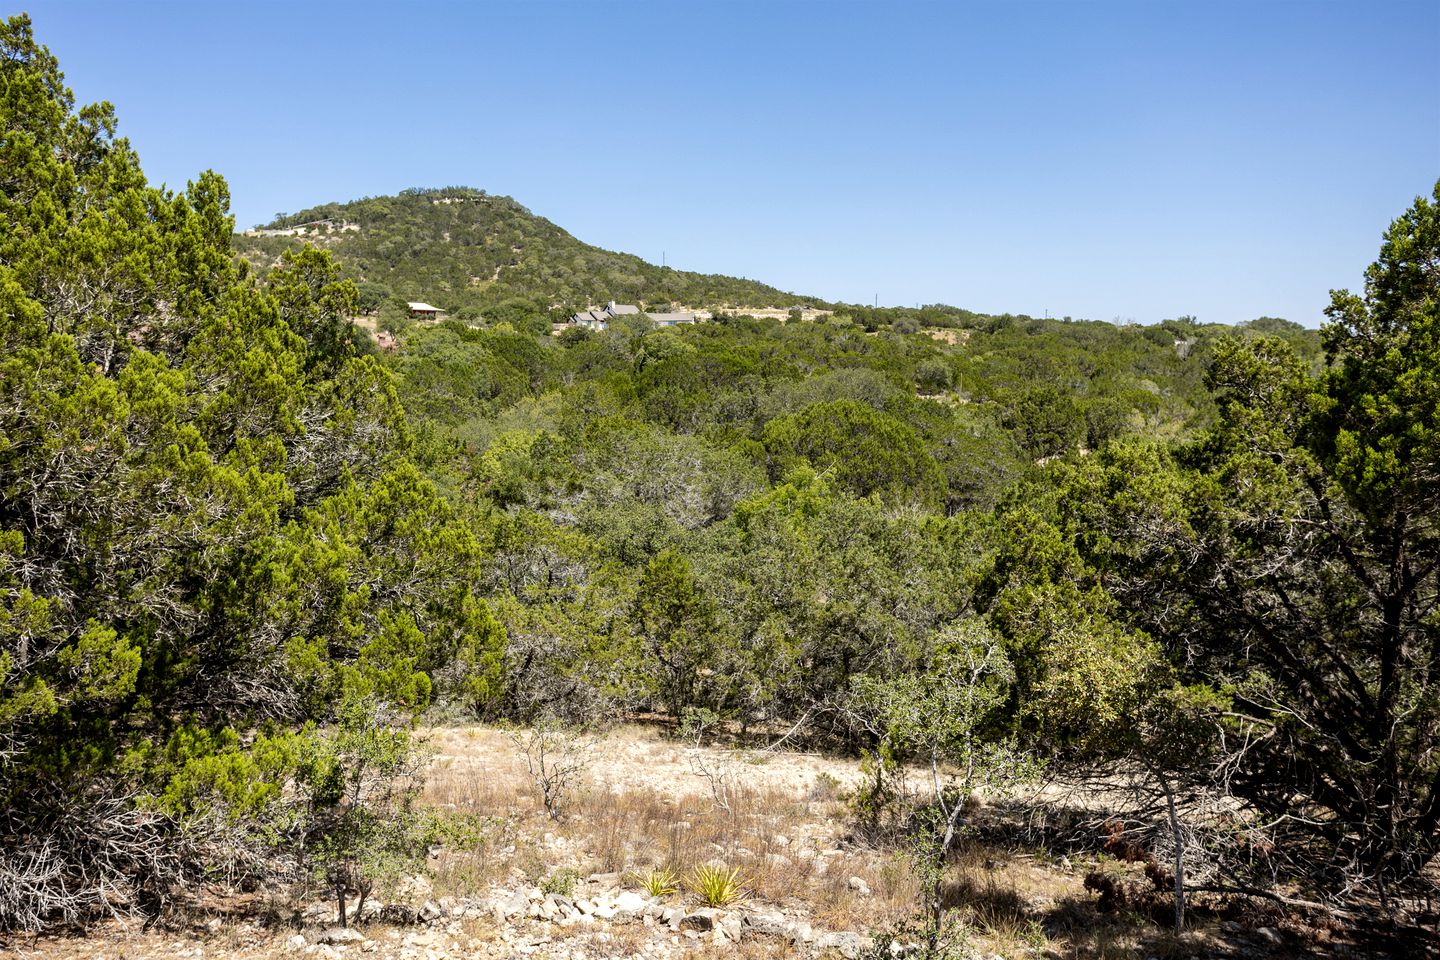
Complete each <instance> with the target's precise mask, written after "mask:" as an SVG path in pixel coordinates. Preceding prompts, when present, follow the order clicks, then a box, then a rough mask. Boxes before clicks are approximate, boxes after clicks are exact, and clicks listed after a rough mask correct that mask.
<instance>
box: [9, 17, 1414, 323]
mask: <svg viewBox="0 0 1440 960" xmlns="http://www.w3.org/2000/svg"><path fill="white" fill-rule="evenodd" d="M29 9H30V12H31V14H32V16H33V18H34V20H35V24H36V32H37V35H38V37H39V38H40V40H41V41H42V42H43V43H45V44H47V45H49V46H50V48H51V50H52V51H54V52H55V53H56V55H57V56H59V57H60V61H61V65H62V68H63V69H64V70H65V71H66V74H67V76H68V78H69V82H70V84H71V86H72V87H73V88H74V89H75V92H76V95H77V97H79V98H80V99H81V100H82V101H89V100H95V99H107V100H110V101H111V102H113V103H114V104H115V105H116V108H117V110H118V113H119V117H120V123H121V131H122V133H124V134H126V135H128V136H129V137H130V138H131V140H132V141H133V143H134V144H135V146H136V148H137V149H138V150H139V151H140V155H141V158H142V160H143V162H144V163H145V166H146V169H147V171H148V172H149V174H150V176H151V179H152V180H154V181H164V182H166V183H168V184H170V185H171V186H183V184H184V183H185V182H186V181H187V180H188V179H190V178H192V177H193V176H194V175H195V174H196V173H197V172H198V171H200V170H203V169H205V168H214V169H216V170H218V171H220V172H221V173H223V174H224V175H225V176H226V177H227V178H228V179H229V181H230V186H231V191H232V193H233V196H234V212H235V214H236V217H237V223H238V224H239V225H240V226H241V227H244V226H250V225H253V224H255V223H257V222H260V221H264V220H268V219H269V218H270V217H271V216H272V215H273V214H275V213H276V212H277V211H293V210H298V209H301V208H303V207H306V206H311V205H314V204H317V203H321V202H325V201H328V200H348V199H352V198H355V197H359V196H365V195H374V194H385V193H393V192H395V191H398V190H400V189H402V188H404V187H408V186H444V185H448V184H466V185H470V186H475V187H480V188H483V189H486V190H489V191H491V192H492V193H503V194H509V195H511V196H514V197H515V198H516V199H518V200H519V201H520V202H521V203H524V204H525V205H526V206H528V207H530V209H532V210H534V211H535V212H536V213H538V214H541V215H543V216H546V217H548V218H550V219H551V220H553V221H555V222H556V223H558V224H559V225H560V226H562V227H565V228H566V229H568V230H570V231H571V232H572V233H574V234H575V235H577V236H578V237H580V238H581V239H582V240H586V241H588V242H591V243H595V244H599V245H601V246H604V247H608V248H611V249H618V250H625V251H628V252H632V253H636V254H639V255H641V256H643V257H646V258H647V259H650V260H654V261H659V260H660V259H661V256H662V251H663V252H664V255H665V256H666V258H667V260H668V262H669V264H670V265H671V266H675V267H681V268H685V269H693V270H703V271H709V272H716V273H729V274H736V275H740V276H748V277H754V278H757V279H761V280H765V281H767V282H769V283H773V284H775V285H777V286H780V287H783V288H785V289H789V290H795V291H799V292H802V293H810V294H814V295H818V296H823V297H826V298H830V299H840V300H847V301H854V302H870V301H871V300H872V299H873V298H875V297H876V296H878V297H879V300H880V302H881V303H883V304H913V303H916V302H934V301H945V302H948V303H954V304H958V305H960V306H965V307H970V308H972V309H976V310H985V311H995V312H1000V311H1006V310H1009V311H1014V312H1027V313H1031V314H1036V315H1040V314H1043V313H1044V312H1045V311H1046V310H1048V311H1049V312H1050V313H1051V314H1052V315H1056V316H1060V315H1066V314H1069V315H1073V316H1076V317H1092V318H1099V319H1107V320H1108V319H1113V318H1116V317H1120V318H1133V319H1135V320H1139V321H1141V322H1151V321H1155V320H1159V319H1162V318H1165V317H1169V316H1177V315H1180V314H1187V313H1189V314H1194V315H1196V316H1198V317H1200V318H1201V319H1202V320H1219V321H1225V322H1233V321H1237V320H1243V319H1248V318H1251V317H1255V316H1259V315H1266V314H1269V315H1278V316H1285V317H1289V318H1291V319H1294V320H1298V321H1300V322H1302V323H1305V324H1307V325H1314V324H1316V323H1318V322H1319V321H1320V320H1321V314H1320V311H1321V309H1322V308H1323V306H1324V305H1325V303H1326V302H1328V296H1327V292H1326V291H1327V290H1328V289H1329V288H1331V287H1338V286H1351V287H1357V286H1358V285H1359V282H1360V277H1361V271H1362V270H1363V268H1364V266H1365V265H1366V264H1367V263H1369V262H1370V261H1371V260H1372V259H1374V256H1375V253H1376V251H1377V249H1378V246H1379V240H1380V235H1381V232H1382V230H1383V229H1384V228H1385V226H1386V225H1387V224H1388V223H1389V222H1390V220H1392V219H1393V218H1394V217H1395V216H1397V215H1398V214H1399V213H1401V212H1402V211H1403V210H1404V209H1405V208H1406V207H1407V206H1409V204H1410V202H1411V201H1412V200H1413V198H1414V197H1415V196H1416V195H1417V194H1420V193H1428V192H1429V191H1430V189H1431V188H1432V187H1433V185H1434V183H1435V180H1436V179H1437V177H1440V54H1437V51H1440V0H1423V2H1412V3H1375V2H1366V3H1250V2H1247V3H1218V2H1216V3H1193V4H1190V3H1168V2H1166V3H1162V2H1155V3H1125V4H1119V3H1085V2H1069V3H1007V4H985V5H978V4H939V3H923V4H922V3H899V4H896V3H887V4H878V3H877V4H868V3H867V4H860V3H841V2H809V3H785V2H765V3H737V2H725V3H708V4H699V3H680V2H672V3H653V4H652V3H619V2H604V0H594V2H587V3H555V2H529V3H494V4H478V3H476V4H470V3H466V4H460V3H454V4H441V3H398V2H396V3H391V4H386V5H379V4H365V3H334V4H320V3H302V2H293V3H284V4H281V3H245V2H226V3H201V2H196V3H167V4H162V3H140V2H104V3H87V2H65V3H50V2H32V3H31V4H30V5H29Z"/></svg>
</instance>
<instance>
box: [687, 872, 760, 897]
mask: <svg viewBox="0 0 1440 960" xmlns="http://www.w3.org/2000/svg"><path fill="white" fill-rule="evenodd" d="M688 882H689V885H690V891H691V892H692V893H694V894H695V895H696V896H697V897H699V898H700V900H701V902H703V903H704V904H705V906H707V907H726V906H729V905H730V904H732V903H734V902H736V901H737V900H739V899H740V898H741V897H743V896H744V895H745V887H747V886H749V884H750V881H749V880H744V879H741V877H740V870H739V868H738V867H731V868H729V869H726V868H725V867H715V866H710V865H709V864H703V865H701V866H698V867H696V868H695V869H694V870H692V871H691V872H690V877H689V880H688Z"/></svg>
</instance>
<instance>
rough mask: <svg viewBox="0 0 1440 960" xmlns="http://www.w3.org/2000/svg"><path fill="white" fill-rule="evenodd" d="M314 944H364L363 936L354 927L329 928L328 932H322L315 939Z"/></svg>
mask: <svg viewBox="0 0 1440 960" xmlns="http://www.w3.org/2000/svg"><path fill="white" fill-rule="evenodd" d="M315 942H316V943H323V944H332V945H333V944H346V943H364V942H365V934H363V933H361V932H360V931H359V930H356V929H355V928H354V927H331V928H330V929H329V930H322V931H321V932H320V935H319V936H317V937H316V938H315Z"/></svg>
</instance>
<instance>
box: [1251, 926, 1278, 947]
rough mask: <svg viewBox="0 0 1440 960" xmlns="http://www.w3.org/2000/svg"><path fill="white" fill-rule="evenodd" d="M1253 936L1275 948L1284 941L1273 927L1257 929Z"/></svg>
mask: <svg viewBox="0 0 1440 960" xmlns="http://www.w3.org/2000/svg"><path fill="white" fill-rule="evenodd" d="M1255 936H1257V937H1259V938H1260V939H1261V940H1264V941H1265V942H1266V943H1269V944H1273V945H1275V946H1279V945H1280V944H1281V943H1282V942H1283V941H1284V939H1285V938H1284V937H1282V936H1281V935H1280V931H1279V930H1276V929H1275V928H1274V927H1257V928H1255Z"/></svg>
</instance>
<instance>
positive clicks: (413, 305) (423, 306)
mask: <svg viewBox="0 0 1440 960" xmlns="http://www.w3.org/2000/svg"><path fill="white" fill-rule="evenodd" d="M406 306H408V307H409V308H410V309H411V310H414V311H417V312H420V313H439V312H440V308H439V307H432V306H430V304H428V303H419V302H417V301H413V300H412V301H408V302H407V303H406Z"/></svg>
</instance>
